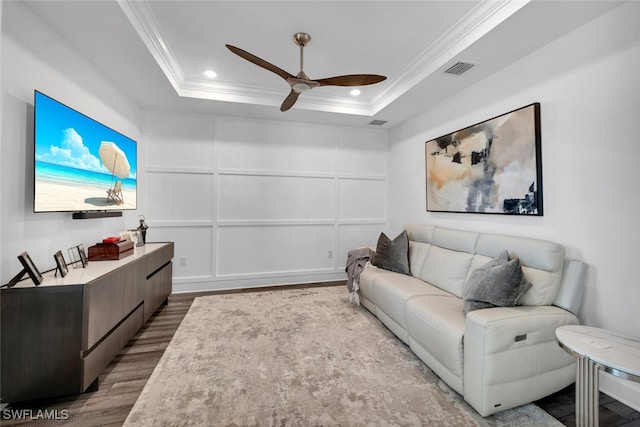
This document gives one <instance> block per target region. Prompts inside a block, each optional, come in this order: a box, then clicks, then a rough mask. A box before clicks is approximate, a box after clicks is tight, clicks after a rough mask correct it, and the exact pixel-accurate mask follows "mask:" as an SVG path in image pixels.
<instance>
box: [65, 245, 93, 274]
mask: <svg viewBox="0 0 640 427" xmlns="http://www.w3.org/2000/svg"><path fill="white" fill-rule="evenodd" d="M67 252H68V253H69V260H71V265H73V268H79V267H80V266H82V268H86V267H87V264H89V260H88V259H87V252H86V251H85V250H84V245H83V244H82V243H80V244H79V245H77V246H72V247H70V248H69V249H67Z"/></svg>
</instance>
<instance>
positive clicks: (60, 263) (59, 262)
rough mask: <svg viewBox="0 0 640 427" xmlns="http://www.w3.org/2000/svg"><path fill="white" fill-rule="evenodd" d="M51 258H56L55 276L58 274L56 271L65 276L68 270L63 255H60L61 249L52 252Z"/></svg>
mask: <svg viewBox="0 0 640 427" xmlns="http://www.w3.org/2000/svg"><path fill="white" fill-rule="evenodd" d="M53 259H55V260H56V276H57V275H58V273H60V275H61V276H62V277H64V276H66V275H67V272H68V271H69V267H67V263H66V262H65V260H64V256H62V251H58V252H56V253H55V254H53Z"/></svg>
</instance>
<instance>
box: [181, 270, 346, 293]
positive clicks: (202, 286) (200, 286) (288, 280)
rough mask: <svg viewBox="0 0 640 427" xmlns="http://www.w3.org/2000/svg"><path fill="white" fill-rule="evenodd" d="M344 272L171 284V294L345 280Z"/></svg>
mask: <svg viewBox="0 0 640 427" xmlns="http://www.w3.org/2000/svg"><path fill="white" fill-rule="evenodd" d="M345 279H346V275H345V273H344V272H335V273H334V272H332V273H314V274H302V275H283V276H281V277H262V278H248V279H230V280H219V279H217V280H211V281H206V280H205V281H200V280H198V281H193V282H186V281H184V282H179V283H176V281H174V283H173V293H174V294H182V293H191V292H206V291H226V290H230V289H247V288H263V287H267V286H282V285H296V284H305V283H317V282H332V281H338V280H345Z"/></svg>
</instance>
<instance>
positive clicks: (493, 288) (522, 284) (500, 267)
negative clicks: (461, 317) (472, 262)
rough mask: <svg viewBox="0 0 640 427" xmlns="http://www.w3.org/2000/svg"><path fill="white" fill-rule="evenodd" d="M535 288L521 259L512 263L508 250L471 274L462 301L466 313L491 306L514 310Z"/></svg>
mask: <svg viewBox="0 0 640 427" xmlns="http://www.w3.org/2000/svg"><path fill="white" fill-rule="evenodd" d="M529 289H531V283H530V282H529V281H528V280H527V278H526V277H524V273H523V272H522V266H521V265H520V260H519V259H518V257H515V258H513V259H512V260H509V254H508V252H507V251H503V252H502V253H501V254H500V256H499V257H497V258H495V259H493V260H491V261H489V262H488V263H486V264H485V265H483V266H481V267H478V268H476V269H475V270H473V271H472V272H471V275H470V276H469V279H468V280H467V283H466V284H465V289H464V293H463V295H462V299H463V301H464V313H465V314H467V313H468V312H470V311H473V310H479V309H482V308H491V307H514V306H516V305H518V303H519V302H520V299H521V298H522V296H523V295H524V294H526V293H527V291H528V290H529Z"/></svg>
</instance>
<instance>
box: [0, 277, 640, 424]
mask: <svg viewBox="0 0 640 427" xmlns="http://www.w3.org/2000/svg"><path fill="white" fill-rule="evenodd" d="M342 285H344V282H329V283H316V284H309V285H297V287H314V286H342ZM273 289H274V288H259V289H251V290H234V291H225V292H204V293H193V294H177V295H171V296H170V297H169V304H168V305H166V306H161V307H160V308H159V309H158V311H157V312H156V313H155V314H154V315H153V316H152V317H151V318H150V319H149V321H148V322H147V323H146V324H145V325H144V326H143V327H142V328H141V329H140V331H138V333H137V334H136V336H135V337H134V338H133V339H131V341H129V343H128V344H127V346H126V347H125V348H124V349H123V350H122V351H121V352H120V353H119V354H118V355H117V356H116V358H115V359H114V360H113V361H112V362H111V363H110V364H109V366H107V368H106V369H105V371H104V372H103V373H102V374H101V375H100V377H99V388H98V390H96V391H92V392H87V393H83V394H79V395H73V396H66V397H59V398H56V399H47V400H40V401H32V402H23V403H20V404H12V405H11V406H10V407H8V408H4V409H3V410H2V411H1V413H0V425H3V426H5V425H21V426H27V425H36V426H49V425H51V426H60V425H65V426H78V427H90V426H121V425H122V423H123V422H124V420H125V419H126V418H127V415H128V414H129V411H130V410H131V408H132V407H133V405H134V403H135V401H136V399H137V398H138V396H139V394H140V392H141V391H142V389H143V388H144V385H145V383H146V382H147V379H148V378H149V376H150V375H151V373H152V372H153V369H154V368H155V366H156V365H157V364H158V362H159V361H160V358H161V357H162V354H163V353H164V350H165V349H166V348H167V346H168V345H169V342H170V341H171V338H172V337H173V335H174V334H175V332H176V330H177V329H178V326H180V322H182V319H183V318H184V316H185V315H186V314H187V311H189V307H191V303H192V302H193V300H194V298H196V297H198V296H202V295H213V294H219V293H239V292H260V291H265V290H273ZM536 403H537V404H538V405H539V406H540V407H542V408H543V409H544V410H545V411H547V412H548V413H550V414H551V415H552V416H554V417H555V418H557V419H558V420H560V421H561V422H562V423H563V424H564V425H566V426H574V425H575V417H574V415H575V414H574V406H573V405H574V395H573V386H571V387H567V388H566V389H565V390H562V391H561V392H559V393H556V394H554V395H552V396H550V397H547V398H545V399H542V400H541V401H539V402H536ZM600 403H601V406H600V425H601V426H602V427H613V426H625V427H640V414H639V413H638V412H635V411H633V410H632V409H631V408H629V407H626V406H624V405H622V404H621V403H619V402H617V401H615V400H613V399H611V398H609V397H608V396H606V395H602V394H601V400H600ZM45 411H46V412H45ZM12 413H13V414H14V415H18V417H14V418H13V419H10V418H11V417H10V415H11V414H12ZM52 417H56V418H57V419H51V418H52ZM38 418H39V419H38ZM45 418H46V419H45Z"/></svg>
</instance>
